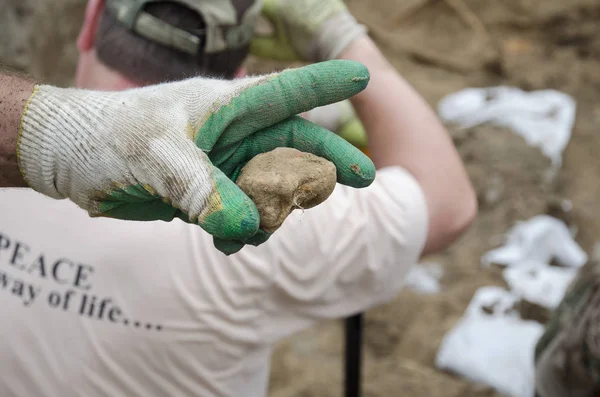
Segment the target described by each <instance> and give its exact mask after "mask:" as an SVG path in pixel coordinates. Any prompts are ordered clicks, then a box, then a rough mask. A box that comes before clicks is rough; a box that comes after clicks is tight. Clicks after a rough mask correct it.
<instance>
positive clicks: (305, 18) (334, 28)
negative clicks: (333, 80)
mask: <svg viewBox="0 0 600 397" xmlns="http://www.w3.org/2000/svg"><path fill="white" fill-rule="evenodd" d="M263 15H264V16H265V18H267V19H268V20H269V21H270V22H271V24H272V25H273V28H274V30H275V31H274V34H273V35H272V36H257V37H255V38H254V39H253V40H252V42H251V45H250V51H251V52H252V53H253V54H254V55H256V56H259V57H263V58H272V59H279V60H286V61H293V60H304V61H312V62H319V61H325V60H330V59H335V58H337V57H338V56H339V55H340V53H341V52H342V51H343V50H344V49H345V48H346V47H347V46H348V45H349V44H350V43H352V42H353V41H354V40H356V39H357V38H358V37H361V36H362V35H364V34H365V33H366V29H365V27H364V26H363V25H360V24H358V23H357V22H356V20H355V19H354V17H353V16H352V14H350V12H348V9H347V8H346V5H345V4H344V2H343V0H265V1H264V5H263Z"/></svg>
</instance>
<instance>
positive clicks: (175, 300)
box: [0, 0, 476, 397]
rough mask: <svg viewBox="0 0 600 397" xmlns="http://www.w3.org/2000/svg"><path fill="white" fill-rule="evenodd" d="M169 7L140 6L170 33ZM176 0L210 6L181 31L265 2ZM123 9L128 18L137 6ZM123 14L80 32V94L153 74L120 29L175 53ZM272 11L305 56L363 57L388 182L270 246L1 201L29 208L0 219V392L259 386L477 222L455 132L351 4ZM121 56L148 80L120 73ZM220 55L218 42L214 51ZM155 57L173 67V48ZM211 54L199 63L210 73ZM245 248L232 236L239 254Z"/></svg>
mask: <svg viewBox="0 0 600 397" xmlns="http://www.w3.org/2000/svg"><path fill="white" fill-rule="evenodd" d="M172 3H173V2H169V3H156V4H155V3H150V4H146V5H144V7H143V8H142V10H143V13H141V14H140V13H138V14H136V17H137V18H138V19H139V18H142V16H143V18H144V19H145V20H147V21H150V20H152V21H154V22H153V23H151V24H150V25H151V26H152V27H151V28H149V29H148V30H147V31H146V32H149V31H156V29H159V30H160V29H161V27H160V26H163V27H164V25H162V24H161V23H158V24H156V23H155V22H156V20H155V19H161V20H163V22H167V23H169V24H177V23H178V22H177V21H175V20H174V19H175V18H176V17H175V16H173V15H170V13H171V12H173V10H174V8H170V6H171V5H172ZM176 3H178V4H183V5H186V6H187V8H188V11H195V14H197V15H198V16H200V21H201V25H200V26H198V25H196V26H187V27H185V28H186V30H187V31H194V32H197V31H198V29H205V31H211V29H217V28H218V29H223V27H224V26H225V27H227V28H231V27H235V26H239V25H240V24H242V25H243V24H244V18H243V16H242V15H243V14H244V10H246V11H247V10H251V9H252V8H251V7H252V5H251V4H254V2H244V1H238V0H235V1H234V0H232V1H230V2H225V1H210V0H201V1H194V2H192V1H191V0H186V1H177V2H176ZM119 4H122V5H123V4H124V7H125V8H126V9H128V10H131V8H128V7H131V4H133V3H128V2H125V1H122V2H120V3H119ZM128 4H129V5H128ZM113 6H114V4H111V5H110V7H104V6H103V4H102V2H99V1H91V2H90V3H89V6H88V13H87V15H86V22H85V24H84V27H83V29H82V34H81V36H80V39H79V41H78V43H79V48H80V50H81V51H82V55H81V60H80V65H79V70H78V84H79V85H80V86H85V87H92V88H102V87H101V86H104V85H105V86H104V88H107V89H109V88H110V89H116V88H117V89H118V88H123V87H130V86H134V85H136V84H140V82H139V81H138V79H136V77H139V76H142V74H143V73H144V72H145V70H144V69H145V65H146V60H147V59H145V58H144V54H146V52H144V51H137V50H136V49H134V48H133V45H134V44H133V43H132V42H127V41H123V42H122V43H119V41H118V40H120V38H122V37H129V38H135V39H136V43H137V45H138V46H141V47H142V48H144V47H146V48H148V47H151V46H154V45H156V47H153V48H148V51H149V52H150V53H152V52H153V51H160V50H161V48H162V47H160V46H159V45H157V44H156V43H155V42H154V43H153V42H152V41H151V40H150V39H149V38H148V37H146V36H149V35H144V32H141V33H140V32H138V33H135V32H136V31H137V28H138V27H139V26H138V24H136V23H134V24H133V25H131V24H129V25H128V24H127V20H129V21H131V19H126V18H125V22H122V21H120V18H119V15H120V14H119V11H116V12H115V11H114V10H115V9H117V8H118V7H117V6H114V7H115V8H112V7H113ZM265 11H266V12H267V13H268V15H269V17H270V18H271V19H272V20H273V21H274V22H275V25H276V26H277V27H279V28H281V29H284V31H285V32H286V33H287V34H289V36H287V35H285V36H284V35H282V34H281V31H278V32H277V33H278V36H277V37H278V38H279V39H280V40H278V41H277V42H278V43H284V41H282V40H281V39H282V38H285V44H286V45H287V46H288V48H291V49H292V50H293V51H294V54H297V56H298V55H299V56H302V57H305V58H307V59H310V60H313V61H323V60H326V59H330V58H331V59H333V58H337V59H342V60H355V61H359V62H362V63H364V64H365V65H366V66H367V67H368V69H369V71H370V74H371V81H370V84H369V87H368V88H367V89H366V90H365V91H364V92H363V93H362V94H361V95H359V96H356V97H354V98H353V105H354V106H355V108H356V110H357V114H358V115H359V116H360V118H361V121H362V122H363V124H364V126H365V129H366V131H367V133H368V135H369V144H370V151H371V155H372V158H373V161H374V163H375V164H376V166H377V167H378V168H379V171H378V173H377V178H376V180H375V182H373V184H372V185H371V186H369V187H367V188H365V189H360V190H354V189H349V188H347V187H345V186H341V185H338V186H337V187H336V190H335V191H334V193H333V194H332V196H331V197H330V198H329V200H327V201H326V202H325V203H323V204H322V205H320V206H318V207H316V208H314V209H311V210H308V211H305V212H298V211H297V212H295V213H293V214H292V215H291V216H290V217H289V218H288V219H287V220H286V222H285V223H284V224H283V226H282V227H281V229H279V230H278V231H277V233H275V234H274V235H273V236H272V237H271V238H270V240H269V241H267V242H266V243H265V244H263V245H261V246H259V247H245V248H243V249H242V250H241V251H239V252H238V253H237V254H235V255H231V256H229V257H227V256H224V255H222V254H221V253H219V252H218V251H216V250H212V251H211V250H210V246H211V240H210V238H209V237H208V236H207V235H206V234H203V233H201V232H199V231H198V228H194V227H192V226H190V225H187V224H185V223H182V222H179V221H173V222H170V223H162V222H147V223H135V222H117V221H115V220H111V219H89V218H88V217H86V216H84V215H82V213H81V211H80V210H79V209H78V208H76V207H75V206H72V205H70V204H69V203H64V202H56V201H51V200H47V199H45V198H43V197H40V196H34V195H31V194H24V193H23V192H9V193H8V194H6V195H5V196H4V197H3V200H5V202H7V205H6V207H8V205H10V206H12V208H17V207H16V206H19V208H21V207H23V208H28V209H30V210H29V211H30V217H29V218H28V219H23V217H22V216H19V213H20V211H16V210H14V209H13V210H11V211H1V212H0V233H1V234H2V240H0V247H3V248H2V250H1V251H0V271H2V272H4V273H5V274H6V276H5V278H6V279H7V287H6V289H4V290H0V293H3V294H4V296H5V298H4V300H3V302H4V304H3V305H2V307H1V308H0V310H2V312H1V313H0V314H1V315H2V317H3V321H2V322H1V323H0V337H2V339H1V340H5V341H9V340H10V344H9V343H5V344H2V345H0V354H1V355H2V357H3V362H4V363H6V364H5V368H2V374H1V375H0V384H2V386H3V390H7V393H6V394H7V395H8V396H13V395H14V396H31V395H48V396H54V395H60V396H104V395H127V396H163V395H174V396H203V397H204V396H250V397H253V396H264V395H265V394H266V388H267V383H268V374H269V358H270V354H271V351H272V346H273V344H274V343H276V342H277V341H278V340H280V339H282V338H284V337H286V336H288V335H290V334H292V333H294V332H297V331H299V330H301V329H304V328H306V327H309V326H312V325H313V324H315V323H316V322H318V321H319V320H321V319H325V318H338V317H344V316H347V315H349V314H352V313H355V312H359V311H363V310H365V309H368V308H369V307H372V306H374V305H377V304H379V303H382V302H385V301H387V300H389V299H391V298H392V297H393V296H394V295H395V294H396V293H397V292H398V291H399V290H400V288H401V286H402V284H403V277H404V275H405V274H406V272H407V271H408V270H409V268H410V267H411V266H412V265H413V264H414V263H415V262H416V261H417V260H418V259H419V256H421V255H423V254H426V253H430V252H434V251H436V250H439V249H441V248H442V247H445V246H446V245H448V244H449V243H450V242H451V241H453V240H454V239H455V238H456V237H457V236H458V235H459V234H460V233H461V232H462V231H463V230H464V229H465V228H466V227H467V226H468V225H469V223H470V222H471V220H472V219H473V217H474V215H475V209H476V204H475V198H474V194H473V190H472V187H471V185H470V183H469V181H468V178H467V176H466V174H465V171H464V169H463V167H462V165H461V162H460V159H459V157H458V155H457V153H456V151H455V150H454V148H453V146H452V142H451V140H450V138H449V137H448V136H447V134H446V132H445V130H444V129H443V127H442V126H441V125H440V123H439V121H438V120H437V118H436V117H435V115H434V114H433V112H432V111H431V110H430V109H429V107H428V106H427V105H426V104H425V102H424V101H423V100H422V99H421V98H420V97H419V96H418V94H417V93H416V92H415V91H414V90H413V89H412V88H411V87H410V86H409V85H408V84H407V83H406V82H405V81H404V80H403V79H402V78H401V77H400V76H399V75H398V74H397V72H396V71H395V70H394V69H393V67H391V66H390V65H389V63H388V62H387V61H386V60H385V58H384V57H383V56H382V54H381V53H380V52H379V50H378V49H377V48H376V46H375V45H374V44H373V42H372V41H371V40H370V39H369V38H368V36H366V34H365V31H364V28H363V27H362V26H360V25H359V24H358V23H356V21H355V20H354V18H352V16H351V15H350V14H349V13H348V11H347V10H346V8H345V7H344V4H343V3H342V2H341V1H338V0H320V1H319V7H315V4H314V2H313V1H306V0H289V1H288V0H285V1H276V2H271V3H269V4H268V8H266V10H265ZM122 13H123V15H130V14H128V13H127V12H126V11H122ZM192 14H193V13H192ZM169 15H170V16H169ZM178 15H179V16H178V17H177V18H180V20H181V21H183V19H184V17H183V16H182V14H181V13H179V14H178ZM148 16H150V17H152V18H148ZM105 18H107V19H106V20H105ZM171 18H173V19H171ZM186 18H187V17H186ZM134 19H135V18H134ZM169 19H171V20H169ZM306 21H310V22H309V23H306ZM117 22H118V23H117ZM181 23H183V22H181ZM103 24H106V25H105V26H104V27H103ZM202 24H203V25H204V26H202ZM127 26H129V27H127ZM146 27H148V26H146ZM105 29H106V30H105ZM142 30H145V28H144V29H142ZM225 30H226V29H225ZM234 30H235V29H234ZM240 30H241V31H245V29H244V28H242V29H240ZM233 35H235V34H233ZM109 39H114V41H110V40H109ZM139 40H141V41H139ZM234 41H235V40H234ZM268 42H269V43H273V42H272V41H268ZM262 43H263V44H261V42H260V41H258V42H256V45H255V50H256V51H257V52H261V53H262V54H264V55H268V54H270V53H272V51H271V49H273V48H274V46H272V45H271V44H266V43H267V42H265V41H263V42H262ZM120 45H124V46H125V47H120ZM104 46H116V47H117V49H118V48H120V49H121V50H120V51H121V52H119V51H117V50H115V53H114V55H111V54H110V52H109V53H108V54H107V53H106V52H104V51H103V50H102V49H103V48H111V49H112V47H104ZM278 47H279V45H278ZM138 48H139V47H138ZM170 48H171V49H172V47H170ZM125 49H128V51H130V54H131V56H132V59H131V60H130V62H131V65H137V69H135V70H138V71H139V74H138V73H135V72H134V70H127V69H126V68H122V69H121V70H119V71H117V69H115V68H116V67H117V66H116V64H115V66H111V65H113V64H112V62H119V61H122V60H119V59H118V57H119V56H121V57H122V56H124V54H125V53H126V50H125ZM162 49H164V48H162ZM211 49H214V47H212V46H210V45H208V44H207V46H206V48H205V51H203V54H213V53H212V52H210V51H211ZM228 50H229V47H227V46H225V47H221V49H220V50H217V53H219V52H225V54H226V53H227V51H228ZM180 52H181V51H180ZM225 54H221V55H219V56H223V57H225V56H227V55H225ZM138 55H139V56H140V57H138ZM154 56H157V57H161V56H163V57H164V58H162V59H164V60H165V61H168V60H169V59H170V57H169V56H168V53H167V52H163V55H157V54H152V57H154ZM202 56H203V55H199V56H198V57H195V58H198V59H197V62H198V64H199V66H193V65H192V64H191V63H190V65H191V66H190V67H191V68H192V70H196V68H197V69H202V70H203V72H204V73H208V74H210V73H213V72H214V71H212V70H211V69H210V68H209V67H208V65H206V63H204V59H203V58H202ZM214 56H215V57H216V56H217V55H214ZM211 58H212V57H211ZM236 59H237V58H236ZM168 65H169V64H168V63H161V64H160V65H153V67H155V66H156V67H165V68H167V67H168ZM317 65H318V64H317ZM238 66H239V64H238V65H236V68H237V67H238ZM178 68H181V66H178ZM236 68H235V69H236ZM232 69H234V68H229V69H228V73H229V74H231V70H232ZM179 70H181V69H179ZM342 71H343V70H338V71H336V72H335V73H332V74H331V75H330V76H331V78H332V79H333V80H336V79H341V80H342V81H346V80H349V81H353V80H355V81H356V80H361V79H362V77H359V78H356V77H350V76H348V75H346V76H338V74H340V72H342ZM169 73H174V74H175V73H179V72H177V71H176V70H175V71H173V70H171V71H170V72H169ZM183 73H184V74H188V73H192V72H188V71H185V72H183ZM234 74H235V73H234ZM86 76H87V77H86ZM172 76H173V77H174V78H176V77H175V75H172ZM312 84H315V85H317V86H318V85H320V83H319V82H314V83H311V84H309V85H312ZM327 89H328V90H331V88H327ZM335 90H338V88H335ZM300 111H302V110H300ZM300 111H298V112H300ZM294 140H295V141H296V140H303V139H301V137H294ZM328 152H329V149H326V148H325V149H324V150H323V152H321V153H320V154H321V155H324V154H326V153H328ZM338 171H339V168H338ZM344 172H345V171H344V170H342V173H344ZM66 219H68V222H65V220H66ZM246 242H247V241H246V240H245V239H244V238H238V239H235V238H233V239H228V240H227V239H226V240H225V241H221V242H220V244H223V245H225V246H227V247H226V248H228V249H231V250H232V251H235V250H237V249H240V248H241V246H243V245H244V244H245V243H246ZM42 263H43V264H44V266H45V267H44V272H42V271H41V268H42ZM0 277H1V275H0ZM16 281H19V283H18V284H17V287H15V284H16ZM1 285H2V284H0V286H1ZM19 286H20V287H19ZM13 291H17V293H15V292H13ZM19 291H22V292H23V293H22V294H18V292H19ZM27 291H29V292H27ZM9 335H10V336H11V338H10V339H9V337H8V336H9ZM14 335H17V337H14ZM25 374H26V376H25Z"/></svg>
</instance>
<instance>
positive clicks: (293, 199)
mask: <svg viewBox="0 0 600 397" xmlns="http://www.w3.org/2000/svg"><path fill="white" fill-rule="evenodd" d="M335 182H336V168H335V165H334V164H333V163H332V162H330V161H328V160H325V159H323V158H321V157H318V156H315V155H313V154H311V153H304V152H301V151H299V150H296V149H291V148H277V149H275V150H272V151H270V152H267V153H263V154H259V155H258V156H255V157H254V158H253V159H252V160H250V161H249V162H248V164H246V166H245V167H244V168H242V171H241V172H240V175H239V177H238V179H237V182H236V183H237V185H238V186H239V187H240V189H242V191H243V192H244V193H246V194H247V195H248V197H250V199H252V201H253V202H254V204H256V207H257V208H258V213H259V214H260V227H261V229H263V230H264V231H266V232H268V233H273V232H274V231H275V230H277V229H278V228H279V227H280V226H281V224H282V223H283V221H284V220H285V218H287V216H288V215H289V214H290V213H291V212H292V211H293V210H294V209H297V208H300V209H308V208H312V207H314V206H317V205H319V204H321V203H322V202H323V201H325V200H326V199H327V197H329V196H330V195H331V193H332V192H333V189H334V188H335Z"/></svg>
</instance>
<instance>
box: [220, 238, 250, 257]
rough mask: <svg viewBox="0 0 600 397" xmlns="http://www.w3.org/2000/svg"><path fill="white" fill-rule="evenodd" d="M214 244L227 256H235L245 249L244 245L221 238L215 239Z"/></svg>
mask: <svg viewBox="0 0 600 397" xmlns="http://www.w3.org/2000/svg"><path fill="white" fill-rule="evenodd" d="M213 244H214V246H215V248H216V249H218V250H219V251H221V252H222V253H224V254H225V255H227V256H229V255H233V254H235V253H236V252H239V251H240V250H241V249H242V248H244V243H241V242H239V241H231V240H223V239H221V238H217V237H215V238H213Z"/></svg>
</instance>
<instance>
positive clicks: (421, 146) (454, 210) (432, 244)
mask: <svg viewBox="0 0 600 397" xmlns="http://www.w3.org/2000/svg"><path fill="white" fill-rule="evenodd" d="M342 58H344V59H351V60H355V61H359V62H361V63H363V64H364V65H365V66H367V68H368V69H369V71H370V74H371V80H370V82H369V86H368V87H367V89H366V90H365V91H363V92H362V93H360V94H359V95H357V96H355V97H354V98H352V103H353V105H354V107H355V110H356V112H357V114H358V116H359V117H360V119H361V121H362V123H363V125H364V127H365V130H366V131H367V135H368V138H369V152H370V154H371V157H372V160H373V162H374V163H375V165H376V166H377V168H381V167H386V166H394V165H395V166H401V167H403V168H405V169H407V170H408V171H410V172H411V174H413V175H414V177H415V178H416V179H417V180H418V181H419V184H420V185H421V188H422V189H423V192H424V193H425V197H426V199H427V205H428V209H429V212H430V213H429V219H430V226H429V237H428V241H427V246H426V248H425V252H426V253H427V252H434V251H437V250H439V249H441V248H443V247H445V246H446V245H448V244H449V243H450V242H451V241H453V240H454V239H455V238H456V237H457V236H458V235H460V233H461V232H462V231H463V230H464V229H465V228H466V227H467V226H468V225H469V224H470V222H471V220H472V219H473V217H474V215H475V212H476V199H475V194H474V191H473V188H472V186H471V184H470V182H469V179H468V176H467V174H466V171H465V169H464V167H463V165H462V162H461V159H460V157H459V155H458V153H457V151H456V149H455V148H454V145H453V143H452V139H451V138H450V136H449V135H448V133H447V132H446V129H445V128H444V127H443V125H442V124H441V122H440V121H439V119H438V118H437V116H436V114H435V113H434V111H433V110H432V109H431V108H430V107H429V105H428V104H427V103H426V102H425V100H424V99H423V98H422V97H421V96H420V95H419V94H418V93H417V92H416V91H415V90H414V89H413V88H412V87H411V86H410V84H409V83H408V82H407V81H406V80H404V79H403V78H402V77H401V76H400V75H399V74H398V72H397V71H396V70H395V69H394V68H393V66H392V65H391V64H390V63H389V62H388V61H387V60H386V59H385V57H384V56H383V55H382V54H381V52H380V51H379V50H378V49H377V47H376V46H375V44H374V43H373V42H372V41H371V39H370V38H368V37H367V36H364V37H361V38H360V39H357V40H356V41H354V42H353V43H352V44H351V45H350V46H348V47H347V48H346V50H345V51H344V52H343V54H342Z"/></svg>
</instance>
